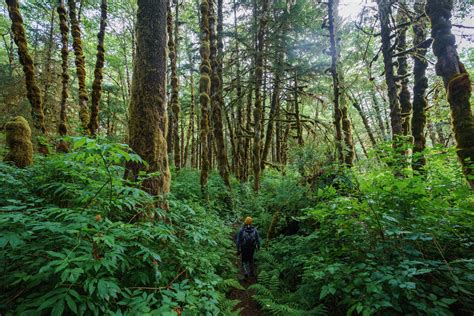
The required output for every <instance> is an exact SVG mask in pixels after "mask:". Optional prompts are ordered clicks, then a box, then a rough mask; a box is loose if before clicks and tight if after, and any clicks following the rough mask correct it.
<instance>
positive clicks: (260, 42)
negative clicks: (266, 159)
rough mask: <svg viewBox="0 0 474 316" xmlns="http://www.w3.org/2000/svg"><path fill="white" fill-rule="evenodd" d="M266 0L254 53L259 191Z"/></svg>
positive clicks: (255, 161) (257, 179)
mask: <svg viewBox="0 0 474 316" xmlns="http://www.w3.org/2000/svg"><path fill="white" fill-rule="evenodd" d="M268 2H269V1H268V0H262V3H261V11H260V21H259V26H258V33H257V47H256V52H255V109H254V113H253V118H254V119H253V125H254V139H253V177H254V179H253V181H254V182H253V189H254V191H258V190H259V189H260V171H261V163H262V161H261V143H262V141H261V135H262V116H263V106H262V103H263V100H262V93H261V89H262V83H263V53H264V51H263V49H264V46H265V33H266V29H267V20H268V18H267V11H268Z"/></svg>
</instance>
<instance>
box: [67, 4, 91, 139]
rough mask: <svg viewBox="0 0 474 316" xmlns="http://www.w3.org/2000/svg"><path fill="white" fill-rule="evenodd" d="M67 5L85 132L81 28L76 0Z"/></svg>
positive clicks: (80, 114) (85, 112) (85, 100)
mask: <svg viewBox="0 0 474 316" xmlns="http://www.w3.org/2000/svg"><path fill="white" fill-rule="evenodd" d="M68 6H69V19H70V21H71V36H72V47H73V48H74V55H75V56H76V59H75V63H76V73H77V82H78V85H79V119H80V121H81V124H82V128H83V130H84V132H87V131H88V127H87V125H88V124H89V109H88V107H87V101H88V100H89V97H88V96H87V90H86V63H85V59H84V52H83V50H82V40H81V28H80V26H79V20H78V17H77V13H76V1H75V0H68Z"/></svg>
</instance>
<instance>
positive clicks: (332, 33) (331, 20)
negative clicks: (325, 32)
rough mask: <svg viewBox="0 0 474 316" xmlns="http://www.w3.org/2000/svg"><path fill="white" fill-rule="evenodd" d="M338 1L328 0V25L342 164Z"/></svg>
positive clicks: (337, 131) (338, 140) (337, 146)
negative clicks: (337, 31)
mask: <svg viewBox="0 0 474 316" xmlns="http://www.w3.org/2000/svg"><path fill="white" fill-rule="evenodd" d="M337 5H338V1H337V0H329V1H328V27H329V41H330V45H331V46H330V47H331V48H330V49H331V75H332V87H333V98H334V99H333V102H334V131H335V135H334V139H335V142H336V151H337V160H338V161H339V163H340V164H343V163H344V150H343V146H342V112H341V109H340V105H339V103H340V96H341V91H340V86H339V76H338V73H337V62H338V56H339V52H338V45H337V34H336V25H335V24H336V23H337V21H336V16H335V15H336V14H335V12H334V11H335V10H337Z"/></svg>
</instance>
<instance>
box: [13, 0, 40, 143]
mask: <svg viewBox="0 0 474 316" xmlns="http://www.w3.org/2000/svg"><path fill="white" fill-rule="evenodd" d="M6 3H7V7H8V14H9V15H10V19H11V21H12V26H11V30H12V33H13V38H14V40H15V44H16V45H17V46H18V56H19V57H20V63H21V64H22V66H23V72H24V73H25V84H26V91H27V97H28V100H29V101H30V104H31V117H32V118H33V125H34V126H35V128H36V129H37V130H38V131H39V132H40V133H42V134H44V133H45V132H46V126H45V124H44V113H43V102H42V98H41V91H40V89H39V87H38V84H37V83H36V79H35V65H34V63H33V59H32V58H31V56H30V54H29V52H28V43H27V40H26V34H25V29H24V27H23V18H22V16H21V14H20V8H19V6H18V1H16V0H6ZM41 148H42V147H41V146H40V149H41Z"/></svg>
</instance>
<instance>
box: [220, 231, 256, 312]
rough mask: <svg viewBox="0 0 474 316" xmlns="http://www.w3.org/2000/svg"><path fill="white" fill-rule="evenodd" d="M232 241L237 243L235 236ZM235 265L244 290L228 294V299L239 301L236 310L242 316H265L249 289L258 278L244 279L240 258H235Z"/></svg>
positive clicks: (233, 290)
mask: <svg viewBox="0 0 474 316" xmlns="http://www.w3.org/2000/svg"><path fill="white" fill-rule="evenodd" d="M235 229H238V226H236V227H235ZM231 238H232V240H233V241H234V243H235V236H234V235H232V236H231ZM234 262H235V265H236V267H237V268H238V271H239V274H238V275H237V278H238V280H239V282H240V285H242V287H243V288H244V290H239V289H232V290H231V291H230V292H229V293H228V298H230V299H233V300H239V301H240V303H239V304H237V306H236V307H235V309H234V310H239V309H241V311H240V315H242V316H259V315H263V314H262V312H261V311H260V308H259V306H258V303H257V302H255V301H254V300H253V298H252V295H253V294H254V291H252V290H248V289H247V288H248V287H249V286H250V285H252V284H254V283H256V282H257V278H256V277H249V278H247V279H245V278H244V276H243V272H242V265H241V262H240V257H238V256H235V260H234Z"/></svg>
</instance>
